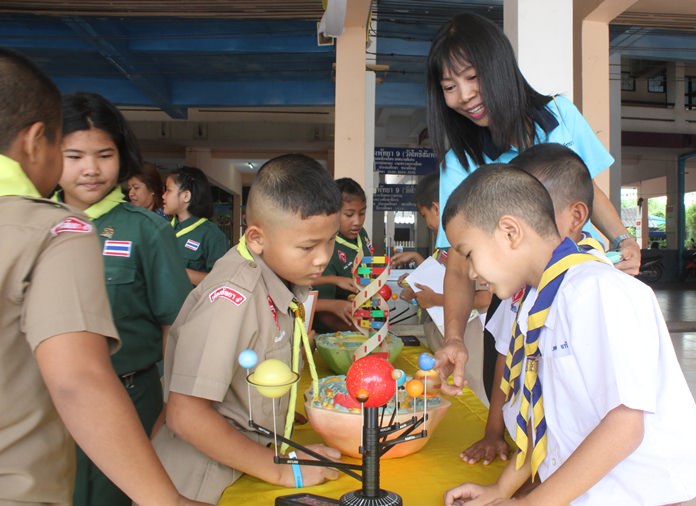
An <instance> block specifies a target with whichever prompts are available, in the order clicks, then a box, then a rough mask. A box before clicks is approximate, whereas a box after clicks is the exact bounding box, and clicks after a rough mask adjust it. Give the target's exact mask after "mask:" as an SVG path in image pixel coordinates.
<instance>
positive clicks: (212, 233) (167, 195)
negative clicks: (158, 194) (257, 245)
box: [163, 167, 230, 285]
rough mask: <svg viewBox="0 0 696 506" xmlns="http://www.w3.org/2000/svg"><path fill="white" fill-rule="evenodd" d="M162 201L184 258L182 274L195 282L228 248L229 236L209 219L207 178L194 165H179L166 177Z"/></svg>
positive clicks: (211, 203)
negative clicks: (170, 218) (183, 271)
mask: <svg viewBox="0 0 696 506" xmlns="http://www.w3.org/2000/svg"><path fill="white" fill-rule="evenodd" d="M163 200H164V212H165V213H166V214H168V215H169V216H171V217H172V227H174V230H175V231H176V239H177V242H178V243H179V252H180V253H181V255H182V256H183V258H184V260H185V261H186V273H187V274H188V276H189V279H190V280H191V283H193V284H194V285H198V284H199V283H200V282H201V281H202V280H203V278H204V277H205V276H206V274H208V273H209V272H210V271H211V269H212V268H213V265H214V264H215V262H217V260H218V259H219V258H220V257H221V256H223V255H224V254H225V253H227V250H228V249H230V241H229V239H228V238H227V237H226V236H225V234H223V233H222V231H221V230H220V229H219V228H218V227H217V225H215V224H214V223H213V222H211V221H210V218H212V216H213V194H212V191H211V190H210V183H209V182H208V178H207V177H205V174H204V173H203V171H202V170H200V169H197V168H196V167H181V168H180V169H177V170H175V171H174V172H172V173H171V174H170V175H169V176H167V181H166V184H165V185H164V195H163Z"/></svg>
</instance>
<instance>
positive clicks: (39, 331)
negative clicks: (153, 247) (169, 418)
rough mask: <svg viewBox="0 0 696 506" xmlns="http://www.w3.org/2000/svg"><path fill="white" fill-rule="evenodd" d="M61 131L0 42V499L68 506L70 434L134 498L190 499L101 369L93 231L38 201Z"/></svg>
mask: <svg viewBox="0 0 696 506" xmlns="http://www.w3.org/2000/svg"><path fill="white" fill-rule="evenodd" d="M60 126H61V109H60V95H59V92H58V89H57V88H56V87H55V85H54V84H53V83H51V81H50V80H49V79H48V78H47V77H46V76H45V75H43V74H42V73H41V72H40V71H39V70H38V69H37V68H36V67H34V66H33V65H32V64H31V63H30V62H29V61H28V60H26V59H25V58H24V57H22V56H19V55H18V54H16V53H13V52H10V51H6V50H3V49H0V233H1V234H2V241H0V300H2V304H0V399H1V400H2V405H1V406H0V503H1V504H3V505H13V504H22V505H24V506H26V505H35V504H42V505H44V504H53V505H68V504H70V503H71V499H72V484H73V480H74V470H75V469H74V466H75V448H74V445H73V443H72V440H71V438H70V435H69V434H68V430H69V431H70V433H71V434H72V435H73V436H74V437H75V439H76V440H77V441H78V442H79V444H80V445H81V446H82V447H83V448H84V449H85V450H86V451H87V452H88V453H89V454H90V456H91V458H93V459H94V460H95V461H96V462H98V463H99V465H100V466H102V469H104V471H105V472H106V473H107V474H108V475H109V476H110V477H111V478H112V479H113V480H114V481H115V482H116V483H118V484H119V486H121V487H122V488H123V490H124V491H125V492H126V493H128V494H129V495H130V496H131V497H132V498H133V499H134V500H136V501H137V502H138V503H140V504H143V505H145V504H152V505H155V504H172V505H174V504H193V503H192V502H191V501H186V500H184V499H183V498H182V497H181V496H180V495H179V494H177V492H176V490H175V488H174V486H173V485H172V483H171V482H170V480H169V479H168V478H167V476H166V474H165V472H164V470H163V469H162V467H161V465H160V464H159V463H158V461H157V456H156V455H155V453H154V451H153V450H152V447H151V446H150V445H149V444H148V441H147V436H146V435H145V432H144V431H143V429H142V427H141V426H140V422H139V421H138V418H137V417H136V415H135V412H134V410H133V407H132V405H131V403H130V401H129V399H128V397H127V396H126V394H125V391H124V389H123V386H122V385H121V383H120V381H119V380H118V378H117V377H116V375H115V374H114V371H113V368H112V367H111V363H110V361H109V348H111V349H112V350H113V349H115V348H116V347H117V346H118V339H117V338H116V336H117V334H116V330H115V329H114V326H113V323H112V321H111V312H110V309H109V302H108V299H107V296H106V290H105V287H104V285H103V284H102V283H100V282H97V281H95V280H100V279H102V278H103V272H102V262H101V257H100V254H99V247H98V242H97V237H96V235H95V233H94V230H93V227H92V225H91V224H90V223H89V221H88V219H87V217H86V216H84V215H83V214H82V213H79V212H75V211H73V210H71V209H69V208H68V207H66V206H64V205H61V204H56V203H55V202H52V201H50V200H46V199H44V198H42V196H46V195H48V194H49V193H50V192H51V190H53V188H54V186H55V185H56V184H57V182H58V178H59V177H60V174H61V170H62V157H61V151H60V148H61V139H60ZM102 336H107V338H106V339H105V338H104V337H102ZM59 416H60V418H59ZM61 419H62V421H61ZM63 423H64V424H65V425H63ZM66 427H67V430H66Z"/></svg>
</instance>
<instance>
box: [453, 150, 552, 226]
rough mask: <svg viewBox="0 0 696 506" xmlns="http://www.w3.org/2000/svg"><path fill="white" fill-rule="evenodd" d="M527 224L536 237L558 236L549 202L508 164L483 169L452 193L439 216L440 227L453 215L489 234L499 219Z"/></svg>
mask: <svg viewBox="0 0 696 506" xmlns="http://www.w3.org/2000/svg"><path fill="white" fill-rule="evenodd" d="M506 214H509V215H512V216H516V217H518V218H521V219H522V220H524V221H525V222H526V223H528V224H529V225H530V226H531V227H532V228H533V229H534V230H535V231H536V232H537V233H538V234H539V235H540V236H542V237H555V236H558V229H557V228H556V216H555V213H554V210H553V202H552V201H551V196H550V195H549V193H548V192H547V191H546V188H544V186H543V185H542V184H541V183H540V182H539V180H538V179H536V178H535V177H534V176H532V175H530V174H528V173H526V172H525V171H523V170H521V169H518V168H517V167H515V166H513V165H511V164H502V163H496V164H491V165H484V166H482V167H480V168H479V169H478V170H476V171H474V172H473V173H471V174H470V175H469V176H468V177H467V178H466V179H465V180H464V181H462V183H461V184H460V185H459V186H458V187H457V188H456V189H455V190H454V192H453V193H452V195H450V197H449V199H448V200H447V205H446V206H445V210H444V212H443V213H442V225H443V227H445V228H446V227H447V224H448V223H449V222H450V220H451V219H452V218H454V217H455V216H457V215H463V217H464V220H465V221H466V222H467V223H468V224H470V225H471V226H473V227H476V228H478V229H481V230H483V231H484V232H486V233H489V234H492V233H493V231H494V230H495V229H496V227H497V226H498V222H499V221H500V218H501V217H502V216H503V215H506Z"/></svg>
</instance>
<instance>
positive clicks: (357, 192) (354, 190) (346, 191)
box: [336, 177, 367, 202]
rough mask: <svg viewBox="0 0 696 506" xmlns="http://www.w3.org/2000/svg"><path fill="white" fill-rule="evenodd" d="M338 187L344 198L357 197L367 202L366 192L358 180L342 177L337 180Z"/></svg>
mask: <svg viewBox="0 0 696 506" xmlns="http://www.w3.org/2000/svg"><path fill="white" fill-rule="evenodd" d="M336 185H337V186H338V189H339V190H340V191H341V196H342V198H345V196H349V197H357V198H359V199H361V200H362V201H363V202H367V197H366V196H365V190H363V188H362V186H360V184H358V182H357V181H356V180H354V179H351V178H349V177H342V178H340V179H337V180H336Z"/></svg>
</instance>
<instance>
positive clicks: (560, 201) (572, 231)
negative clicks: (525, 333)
mask: <svg viewBox="0 0 696 506" xmlns="http://www.w3.org/2000/svg"><path fill="white" fill-rule="evenodd" d="M510 163H512V164H514V165H515V166H516V167H518V168H520V169H522V170H524V171H525V172H527V173H529V174H531V175H532V176H534V177H535V178H536V179H538V180H539V181H540V182H541V184H543V185H544V188H546V191H547V192H548V193H549V195H550V196H551V201H552V202H553V210H554V216H555V221H556V228H558V232H559V234H560V236H561V237H570V238H571V239H572V240H573V241H575V242H580V241H583V240H584V241H585V242H587V243H591V244H592V245H594V246H595V248H598V249H595V248H592V249H590V251H589V252H590V253H592V254H595V255H598V256H599V257H600V258H602V259H604V260H606V261H608V259H607V258H606V256H605V255H604V251H603V250H601V251H600V248H601V244H599V243H598V242H592V241H588V240H587V239H586V238H585V232H583V227H584V226H585V224H586V223H587V222H588V221H589V219H590V216H591V215H592V201H593V198H594V187H593V183H592V177H591V176H590V173H589V171H588V170H587V167H586V166H585V162H583V161H582V158H580V157H579V156H578V155H577V154H576V153H575V152H574V151H573V150H571V149H570V148H567V147H565V146H563V145H561V144H556V143H549V144H538V145H536V146H532V147H531V148H529V149H527V150H525V151H523V152H522V153H521V154H520V155H518V156H517V157H515V158H514V159H513V160H512V161H511V162H510ZM588 246H589V244H588ZM585 248H586V249H587V246H585ZM524 292H525V290H524V287H522V288H520V289H519V290H518V291H517V292H516V293H515V294H514V295H513V296H512V297H510V298H508V299H505V300H503V301H502V302H501V303H500V305H499V306H498V307H497V309H496V310H495V313H494V314H493V315H492V316H491V318H490V319H489V321H488V323H487V324H486V330H488V332H490V333H491V335H492V336H493V337H494V338H495V350H496V352H497V353H496V355H497V358H496V360H495V374H494V377H493V388H492V389H491V395H490V397H491V399H490V400H491V406H490V409H489V412H488V419H487V421H486V429H485V433H484V436H483V438H481V439H480V440H478V441H476V442H475V443H474V444H472V445H471V446H469V447H468V448H467V449H465V450H464V451H462V452H461V453H460V457H461V459H462V460H463V461H464V462H467V463H469V464H475V463H476V462H478V461H482V462H483V464H484V465H488V464H490V463H491V462H492V461H493V460H495V458H496V457H499V458H500V459H501V460H507V459H508V457H509V456H510V447H509V446H508V444H507V443H506V442H505V438H504V433H505V424H504V422H503V412H502V407H503V404H504V403H505V395H504V394H503V392H502V390H501V389H500V382H501V379H502V376H503V371H504V368H505V356H506V354H507V351H508V347H509V346H510V338H511V336H512V331H513V330H514V324H515V317H516V315H517V310H518V309H519V306H520V303H521V301H522V297H523V295H524ZM513 436H514V434H513ZM537 483H538V482H537ZM525 490H528V487H525Z"/></svg>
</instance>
